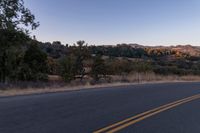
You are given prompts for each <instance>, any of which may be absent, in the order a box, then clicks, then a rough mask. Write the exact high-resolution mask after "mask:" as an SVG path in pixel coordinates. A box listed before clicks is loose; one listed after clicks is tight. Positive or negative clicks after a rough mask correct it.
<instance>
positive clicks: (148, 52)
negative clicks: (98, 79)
mask: <svg viewBox="0 0 200 133" xmlns="http://www.w3.org/2000/svg"><path fill="white" fill-rule="evenodd" d="M40 47H41V49H42V50H43V51H45V52H46V53H47V54H48V56H50V57H52V58H57V59H58V58H61V57H63V56H65V55H67V54H68V53H70V50H71V49H72V48H73V47H74V46H70V45H63V44H61V43H60V42H59V41H55V42H53V43H49V42H48V43H42V42H41V43H40ZM88 49H89V51H90V53H91V54H98V53H101V54H102V55H104V56H113V57H128V58H164V57H166V58H167V59H175V58H176V57H185V56H189V57H200V47H198V46H192V45H177V46H144V45H140V44H125V43H123V44H117V45H102V46H94V45H93V46H88Z"/></svg>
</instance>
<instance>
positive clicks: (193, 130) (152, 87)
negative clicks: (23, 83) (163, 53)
mask: <svg viewBox="0 0 200 133" xmlns="http://www.w3.org/2000/svg"><path fill="white" fill-rule="evenodd" d="M198 94H200V83H162V84H146V85H145V84H144V85H133V86H123V87H113V88H112V87H109V88H100V89H90V90H82V91H73V92H62V93H49V94H40V95H27V96H14V97H2V98H0V133H93V132H94V133H101V132H108V133H112V132H113V133H114V132H119V133H200V97H199V95H198Z"/></svg>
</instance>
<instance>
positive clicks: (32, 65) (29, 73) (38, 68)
mask: <svg viewBox="0 0 200 133" xmlns="http://www.w3.org/2000/svg"><path fill="white" fill-rule="evenodd" d="M22 68H24V69H22V70H25V71H22V72H21V74H23V75H24V77H23V76H21V77H22V80H34V81H38V80H47V78H48V76H47V72H48V64H47V55H46V53H44V52H43V51H42V50H40V48H39V47H38V45H37V43H33V44H31V45H30V47H29V49H28V50H27V51H26V52H25V55H24V64H23V67H22Z"/></svg>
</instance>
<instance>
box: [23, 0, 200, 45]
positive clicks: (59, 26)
mask: <svg viewBox="0 0 200 133" xmlns="http://www.w3.org/2000/svg"><path fill="white" fill-rule="evenodd" d="M25 4H26V6H27V7H28V8H30V10H31V12H33V14H35V17H36V19H37V21H39V22H40V27H39V28H38V29H37V30H36V31H33V32H32V35H36V38H37V39H38V41H42V42H53V41H61V42H62V44H73V43H75V42H76V41H78V40H85V41H86V43H88V44H89V45H116V44H121V43H127V44H129V43H133V44H141V45H144V46H176V45H192V46H200V38H199V37H198V35H199V34H200V25H199V24H200V17H199V13H200V9H199V6H200V1H198V0H191V1H187V0H182V1H180V0H169V1H161V0H153V1H147V0H134V1H132V0H119V1H114V0H110V1H106V0H101V1H99V0H96V1H92V0H86V1H81V0H67V1H66V0H57V1H47V0H43V1H38V0H29V1H25Z"/></svg>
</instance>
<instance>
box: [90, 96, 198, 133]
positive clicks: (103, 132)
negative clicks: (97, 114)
mask: <svg viewBox="0 0 200 133" xmlns="http://www.w3.org/2000/svg"><path fill="white" fill-rule="evenodd" d="M197 99H200V94H198V95H194V96H191V97H187V98H184V99H181V100H178V101H175V102H172V103H169V104H166V105H163V106H160V107H158V108H155V109H152V110H149V111H146V112H144V113H141V114H138V115H136V116H133V117H130V118H127V119H125V120H122V121H120V122H117V123H115V124H112V125H110V126H107V127H104V128H102V129H99V130H97V131H95V132H93V133H115V132H117V131H120V130H122V129H124V128H126V127H128V126H131V125H133V124H135V123H137V122H139V121H142V120H144V119H146V118H149V117H151V116H154V115H156V114H159V113H161V112H163V111H166V110H169V109H171V108H175V107H177V106H179V105H182V104H184V103H188V102H191V101H193V100H197Z"/></svg>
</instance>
